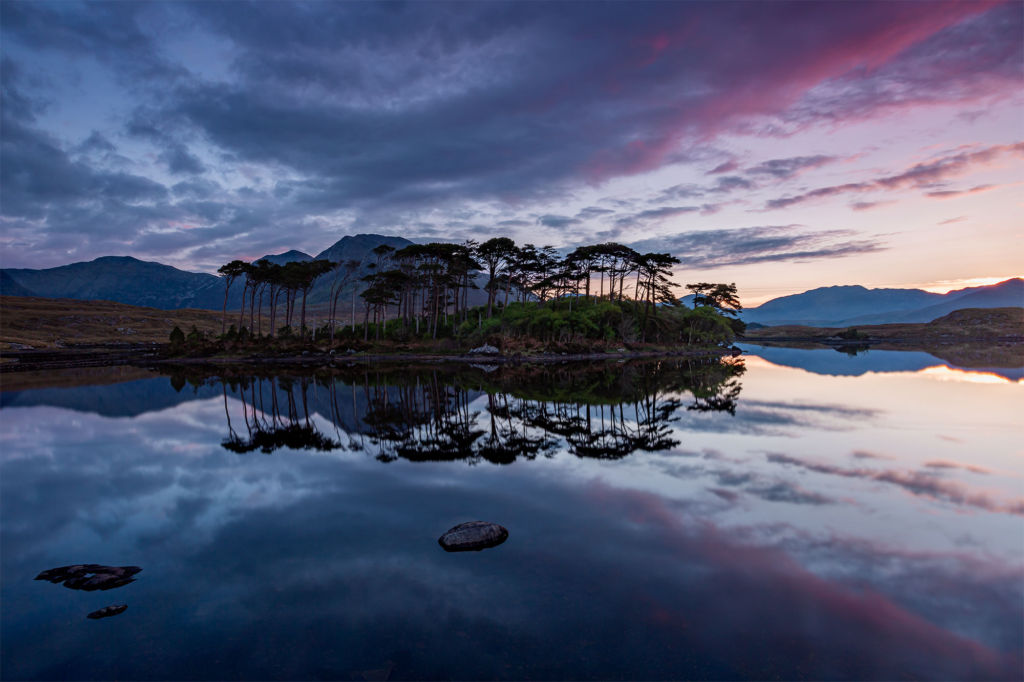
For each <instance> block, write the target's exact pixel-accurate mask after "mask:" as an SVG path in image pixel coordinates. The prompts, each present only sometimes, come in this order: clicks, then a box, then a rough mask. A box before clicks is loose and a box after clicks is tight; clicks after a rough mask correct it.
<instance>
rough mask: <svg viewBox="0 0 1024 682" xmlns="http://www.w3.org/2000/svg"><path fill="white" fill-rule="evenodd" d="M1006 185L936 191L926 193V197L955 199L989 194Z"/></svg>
mask: <svg viewBox="0 0 1024 682" xmlns="http://www.w3.org/2000/svg"><path fill="white" fill-rule="evenodd" d="M1003 186H1004V185H977V186H975V187H971V188H970V189H959V190H957V189H945V190H936V191H934V192H926V193H925V196H928V197H933V198H935V199H953V198H955V197H964V196H969V195H971V194H981V193H982V192H988V191H990V190H993V189H998V188H999V187H1003Z"/></svg>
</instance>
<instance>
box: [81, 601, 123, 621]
mask: <svg viewBox="0 0 1024 682" xmlns="http://www.w3.org/2000/svg"><path fill="white" fill-rule="evenodd" d="M127 608H128V605H127V604H114V605H112V606H104V607H103V608H102V609H99V610H98V611H93V612H92V613H90V614H89V615H88V616H86V618H92V619H97V618H110V617H111V616H116V615H117V614H119V613H124V610H125V609H127Z"/></svg>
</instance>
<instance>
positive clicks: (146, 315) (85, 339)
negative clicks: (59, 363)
mask: <svg viewBox="0 0 1024 682" xmlns="http://www.w3.org/2000/svg"><path fill="white" fill-rule="evenodd" d="M231 319H232V317H231V316H230V315H229V317H228V322H229V324H230V322H231ZM234 319H236V320H237V317H236V318H234ZM175 325H177V326H178V327H181V329H182V330H183V331H184V332H185V333H188V331H189V330H190V329H192V325H195V326H196V328H197V329H199V330H200V331H208V332H211V333H213V334H219V333H220V330H221V315H220V313H219V312H214V311H211V310H193V309H188V308H186V309H182V310H159V309H157V308H142V307H138V306H131V305H125V304H123V303H112V302H110V301H77V300H73V299H64V298H30V297H22V296H0V348H5V349H9V348H12V347H16V346H12V344H21V345H24V346H32V347H33V348H61V347H66V346H77V345H89V344H109V343H154V342H155V343H167V340H168V337H169V336H170V334H171V330H172V329H174V327H175Z"/></svg>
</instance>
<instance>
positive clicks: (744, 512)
mask: <svg viewBox="0 0 1024 682" xmlns="http://www.w3.org/2000/svg"><path fill="white" fill-rule="evenodd" d="M830 352H831V351H830ZM831 353H832V355H833V356H835V361H836V362H839V363H841V362H844V361H846V360H847V359H848V358H845V357H844V356H842V355H840V354H838V353H834V352H831ZM872 353H874V351H872ZM648 367H649V366H646V365H632V364H623V365H619V364H613V365H611V366H610V367H588V368H583V369H580V368H575V367H570V366H555V367H548V368H541V369H539V370H537V369H534V370H527V369H524V368H515V367H503V368H501V369H499V370H495V371H493V372H481V371H479V370H476V369H472V368H459V369H454V370H447V369H440V368H437V367H425V368H418V369H417V368H412V367H405V368H403V369H402V370H401V371H400V372H397V373H396V372H389V371H387V370H386V369H385V368H363V367H354V368H342V369H324V370H322V371H320V372H318V373H317V374H315V375H310V376H291V377H274V376H270V375H269V374H267V375H263V376H253V375H251V374H248V373H239V374H238V375H230V374H224V375H218V376H206V375H202V374H193V375H185V374H180V375H177V376H176V377H175V378H174V384H173V385H172V384H171V381H170V380H169V378H168V377H166V376H156V377H155V378H150V379H143V378H140V377H127V378H128V379H130V380H131V381H135V382H139V384H137V385H138V386H139V389H140V390H139V391H138V392H137V393H136V394H131V393H129V392H127V391H126V389H124V388H123V386H124V385H122V388H120V389H118V391H119V392H120V394H122V395H123V398H124V400H132V401H133V402H132V403H131V404H123V405H118V404H117V403H116V401H115V400H106V398H112V397H113V396H115V395H118V392H115V391H113V390H111V389H110V388H109V387H106V386H80V387H77V388H62V389H56V388H53V387H48V388H46V389H45V390H46V391H47V395H48V396H50V397H51V398H53V399H54V400H55V401H56V402H55V404H57V405H60V406H59V407H53V406H50V405H49V404H40V401H41V400H42V399H41V398H39V397H38V396H37V395H36V394H35V392H34V391H32V390H25V391H23V392H22V393H21V394H19V395H18V397H17V401H16V402H15V403H14V404H12V403H5V405H7V406H6V407H4V409H3V410H2V411H0V445H2V448H0V513H2V521H3V523H2V524H0V602H2V603H3V609H2V610H0V658H2V660H3V669H2V672H0V674H2V676H3V677H4V678H5V679H239V678H251V679H342V680H350V679H369V678H372V677H378V678H380V677H387V676H388V675H390V676H391V677H392V678H394V679H609V678H615V679H729V680H736V679H768V678H780V679H808V678H809V679H880V680H891V679H935V680H949V679H1019V678H1020V671H1021V669H1022V667H1021V665H1022V660H1021V642H1022V641H1024V617H1022V614H1024V593H1022V590H1024V587H1022V586H1024V571H1022V559H1024V544H1022V542H1021V536H1020V520H1021V517H1020V514H1021V513H1022V511H1024V506H1021V504H1019V500H1020V498H1021V481H1022V480H1024V469H1022V467H1021V458H1020V439H1019V425H1018V424H1019V417H1018V415H1019V414H1020V407H1021V392H1020V390H1019V389H1020V387H1019V386H1018V385H1016V384H1009V383H1005V382H1002V383H998V384H977V383H966V382H955V381H936V380H935V378H934V377H932V376H929V375H928V374H927V373H925V374H911V373H908V372H899V373H890V374H880V373H874V372H869V373H867V374H865V375H864V376H857V377H852V376H825V375H819V374H811V373H808V372H804V371H800V370H797V369H792V368H787V367H781V366H779V365H776V364H772V363H769V362H767V361H764V360H760V359H758V358H755V357H750V358H747V359H746V362H745V364H744V367H743V369H740V368H739V367H738V366H727V365H721V366H715V365H707V366H699V365H692V366H687V365H686V364H685V363H682V364H669V365H663V366H661V367H660V368H658V370H657V371H652V370H651V369H649V368H648ZM740 372H743V374H742V376H740ZM740 379H742V382H743V385H742V391H741V390H740V383H739V381H740ZM146 382H148V383H146ZM175 386H177V387H178V388H179V389H180V390H177V391H176V390H175ZM62 391H63V392H66V394H61V393H60V392H62ZM100 396H104V397H105V398H104V400H100V399H99V397H100ZM147 396H153V397H154V403H153V404H154V405H157V406H158V408H157V409H152V410H146V409H144V407H145V401H146V400H147V399H148V398H147ZM172 397H173V398H174V399H173V400H169V398H172ZM175 400H176V401H177V402H175ZM106 412H109V414H105V413H106ZM132 413H134V414H132ZM417 438H418V439H422V442H419V441H417V440H416V439H417ZM517 439H520V440H517ZM432 441H433V442H432ZM536 442H542V443H543V445H542V446H538V448H537V449H536V451H535V452H532V453H531V452H529V448H523V447H522V445H523V444H525V443H536ZM670 442H671V443H674V444H672V445H668V444H669V443H670ZM225 443H227V444H228V445H230V446H231V447H228V448H226V447H224V444H225ZM318 445H322V446H324V448H329V449H321V448H318V447H317V446H318ZM264 446H266V449H267V450H268V451H269V452H271V453H273V455H272V456H262V455H260V454H259V453H261V452H262V451H263V450H264ZM516 446H519V447H520V450H519V452H517V453H516V454H515V457H514V460H515V461H514V463H512V464H511V465H510V466H487V465H486V464H487V463H488V462H491V461H504V460H507V459H509V455H508V452H510V451H511V450H512V449H513V448H514V447H516ZM634 446H636V447H635V449H633V450H631V452H632V453H633V454H632V455H629V456H626V455H622V456H620V454H621V453H624V452H626V451H627V450H629V449H630V448H634ZM640 446H650V448H651V449H650V450H644V449H643V448H642V447H640ZM655 446H657V447H655ZM663 446H664V447H663ZM403 448H404V449H403ZM488 448H495V449H488ZM237 449H242V450H245V451H246V452H247V453H248V454H245V455H243V456H240V455H239V454H237V452H236V451H233V450H237ZM641 453H642V455H641ZM627 454H628V453H627ZM378 458H379V459H381V460H383V461H386V462H388V463H387V465H382V464H381V462H380V461H378ZM432 460H434V461H432ZM436 460H440V461H436ZM467 463H478V464H480V466H466V464H467ZM469 519H486V520H487V521H489V522H493V523H497V524H500V525H501V526H503V527H505V528H507V529H508V530H509V533H510V534H509V536H508V539H507V540H506V541H505V542H504V543H503V544H502V545H501V546H500V547H499V548H497V549H494V550H487V551H481V552H460V553H448V552H445V551H442V550H441V549H440V548H439V547H438V542H437V539H438V536H439V535H440V534H441V533H443V532H444V531H445V529H451V528H453V527H454V526H456V525H457V524H459V523H461V522H464V521H467V520H469ZM81 561H95V562H102V564H111V565H115V566H122V565H123V566H129V565H138V566H145V567H146V570H145V573H144V574H143V575H144V576H146V579H145V580H139V581H138V582H136V583H133V584H132V585H131V586H130V587H127V588H124V589H122V590H116V591H115V592H104V591H92V592H86V591H81V590H67V589H62V588H61V589H57V588H55V587H54V586H52V585H49V584H47V583H45V582H42V581H39V582H33V581H32V577H33V576H35V575H37V573H38V572H39V570H40V568H42V567H47V566H61V567H64V566H66V565H69V564H72V563H75V562H81ZM102 564H99V565H102ZM123 593H127V594H128V596H130V599H131V603H130V608H128V609H127V610H126V611H123V613H121V615H119V616H118V617H117V618H106V619H104V620H102V621H100V622H98V623H97V622H91V621H86V619H85V618H84V614H86V613H89V612H92V613H101V612H104V610H103V609H105V608H114V609H119V608H120V606H117V605H114V606H113V607H111V606H110V603H111V600H110V595H111V594H117V595H118V596H120V595H121V594H123ZM97 609H99V610H97ZM105 613H113V611H106V612H105Z"/></svg>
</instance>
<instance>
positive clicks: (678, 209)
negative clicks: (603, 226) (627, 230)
mask: <svg viewBox="0 0 1024 682" xmlns="http://www.w3.org/2000/svg"><path fill="white" fill-rule="evenodd" d="M699 210H700V206H661V207H659V208H651V209H647V210H646V211H640V212H639V213H633V214H631V215H624V216H622V217H621V218H618V219H616V221H615V224H616V225H618V226H620V227H625V226H630V225H637V224H643V223H647V222H652V221H659V220H664V219H666V218H673V217H675V216H679V215H685V214H687V213H695V212H697V211H699Z"/></svg>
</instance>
